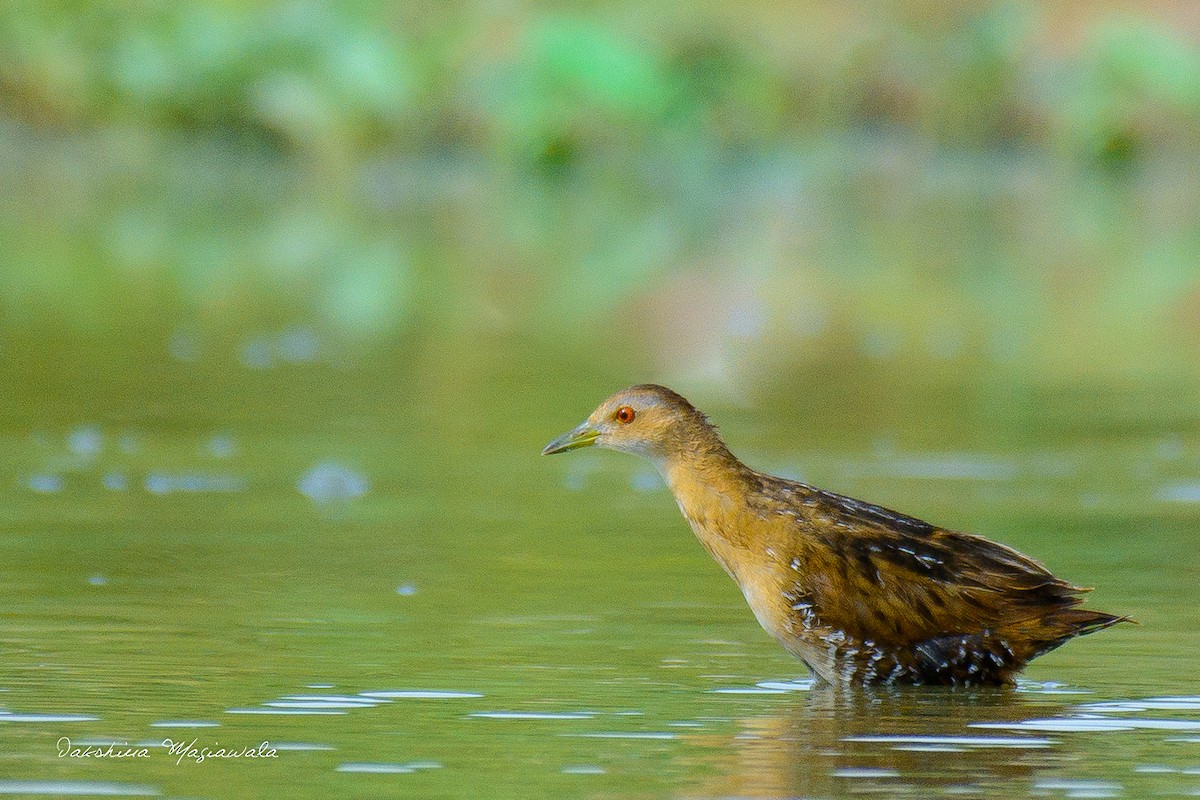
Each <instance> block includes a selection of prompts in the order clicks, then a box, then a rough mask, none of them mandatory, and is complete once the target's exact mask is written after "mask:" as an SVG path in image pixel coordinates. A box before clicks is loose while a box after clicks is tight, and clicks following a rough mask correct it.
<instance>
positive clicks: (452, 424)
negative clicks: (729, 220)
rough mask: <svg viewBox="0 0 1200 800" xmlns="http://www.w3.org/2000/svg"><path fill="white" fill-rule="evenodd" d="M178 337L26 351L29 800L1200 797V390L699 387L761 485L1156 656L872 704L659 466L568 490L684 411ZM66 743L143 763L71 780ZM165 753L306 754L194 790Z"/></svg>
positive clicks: (615, 381) (420, 347)
mask: <svg viewBox="0 0 1200 800" xmlns="http://www.w3.org/2000/svg"><path fill="white" fill-rule="evenodd" d="M172 335H173V334H172V328H170V327H169V326H164V329H163V330H162V331H160V332H155V331H149V332H147V331H146V330H141V331H139V333H138V334H137V336H128V337H125V338H122V335H120V334H113V333H110V334H107V335H105V336H103V337H96V338H90V339H89V338H88V337H83V336H77V335H75V334H60V333H56V332H53V331H49V330H45V329H42V330H38V331H31V330H30V329H26V330H23V331H21V332H19V333H14V334H12V335H10V336H9V337H8V338H7V340H6V341H5V343H4V365H5V366H4V380H5V385H6V387H7V388H6V392H5V396H4V397H3V400H2V401H0V402H2V405H0V418H2V419H3V429H2V430H0V436H2V437H3V453H4V455H3V462H2V463H3V467H2V469H0V706H2V708H3V711H2V713H0V793H12V794H53V795H64V796H67V795H75V794H115V795H141V794H147V795H151V794H153V795H162V796H166V797H209V798H218V797H263V798H266V797H284V796H286V797H297V798H299V797H329V796H338V797H438V798H440V797H447V798H449V797H497V798H505V797H513V798H526V797H588V798H617V797H620V798H641V797H646V798H650V797H681V798H716V797H780V798H782V797H833V796H844V795H850V794H857V793H862V792H869V793H871V794H873V795H875V796H887V797H891V796H915V797H936V796H963V797H997V798H999V797H1025V796H1030V797H1035V796H1036V797H1045V796H1049V797H1064V796H1065V797H1117V796H1120V797H1150V796H1183V795H1187V794H1189V793H1194V792H1196V791H1200V688H1198V687H1197V683H1196V679H1195V675H1194V659H1195V652H1196V645H1197V636H1196V622H1197V610H1196V609H1197V605H1196V601H1197V599H1198V597H1197V589H1196V584H1197V580H1196V579H1197V564H1200V560H1198V559H1197V555H1196V541H1197V540H1196V533H1195V532H1196V526H1197V521H1198V517H1200V505H1198V504H1197V501H1200V485H1198V484H1197V477H1196V476H1197V475H1198V474H1200V438H1197V432H1196V428H1195V406H1194V404H1191V403H1190V402H1189V399H1188V398H1192V397H1194V396H1195V394H1194V393H1195V386H1193V385H1189V384H1188V383H1187V382H1186V381H1184V380H1183V379H1179V380H1176V381H1175V382H1172V381H1171V380H1169V379H1161V378H1156V379H1153V380H1151V379H1143V380H1140V381H1133V382H1125V383H1118V382H1116V381H1109V382H1107V383H1105V384H1097V383H1087V382H1083V381H1076V382H1065V383H1064V382H1055V381H1051V380H1040V381H1039V380H1032V379H1028V380H1024V381H1018V380H1016V379H1011V380H1003V379H1000V378H999V377H997V376H996V375H995V374H993V373H989V372H988V371H987V370H979V369H963V370H961V371H958V372H955V371H943V372H941V373H939V374H938V375H937V376H930V375H929V374H924V373H923V372H922V370H920V369H914V368H912V366H911V365H909V364H904V363H901V364H899V365H896V366H895V368H892V367H880V366H878V365H874V366H871V365H867V366H863V365H861V364H860V365H859V366H853V365H848V366H846V367H845V368H844V369H840V370H827V371H825V372H823V373H821V374H820V375H819V376H813V377H812V378H811V379H809V380H800V381H798V382H796V383H793V384H791V385H788V386H779V387H774V388H770V389H762V388H760V389H755V390H753V392H752V393H751V394H750V396H749V397H748V398H741V399H738V398H735V397H732V396H730V395H729V394H727V393H721V392H718V391H715V390H713V389H712V388H711V386H709V387H708V388H705V387H706V384H703V383H697V386H696V390H695V391H694V392H689V393H691V394H693V399H694V400H695V401H696V402H697V403H698V404H700V405H702V406H703V407H705V409H706V410H707V411H708V412H709V413H710V414H711V415H712V416H713V417H714V419H715V420H716V421H717V422H718V423H720V424H721V425H722V430H723V432H724V434H725V436H726V438H727V439H728V440H729V442H730V443H731V445H732V447H733V448H734V450H735V451H737V452H739V453H740V454H742V455H743V456H744V458H746V460H748V461H749V462H750V463H752V464H753V465H755V466H759V467H761V468H766V469H771V470H774V471H777V472H781V473H784V474H789V475H794V476H799V477H802V478H803V479H805V480H807V481H809V482H812V483H815V484H818V485H822V486H826V487H828V488H831V489H835V490H839V491H843V492H846V493H850V494H854V495H856V496H860V497H864V498H867V499H870V500H874V501H877V502H881V503H885V504H887V505H890V506H893V507H899V508H902V509H904V510H906V511H908V512H910V513H913V514H918V515H921V516H924V517H926V518H929V519H932V520H933V521H935V522H938V523H940V524H944V525H947V526H953V527H958V528H962V529H968V530H975V531H979V532H982V533H986V534H987V535H989V536H991V537H993V538H997V539H1000V540H1002V541H1004V542H1007V543H1009V544H1012V545H1014V546H1016V547H1018V548H1020V549H1022V550H1024V551H1026V552H1028V553H1031V554H1034V555H1035V556H1037V557H1039V558H1041V559H1043V560H1044V561H1045V562H1046V563H1047V564H1048V565H1049V566H1050V567H1051V568H1052V569H1053V570H1055V571H1056V572H1057V573H1058V574H1060V575H1062V576H1064V577H1066V578H1068V579H1070V580H1072V581H1075V582H1079V583H1081V584H1084V585H1092V586H1095V587H1096V591H1095V593H1094V594H1093V595H1092V596H1091V597H1090V598H1089V603H1090V604H1091V605H1093V606H1094V607H1096V608H1101V609H1104V610H1107V611H1112V612H1117V613H1123V614H1131V615H1133V616H1134V617H1136V618H1137V619H1138V620H1139V622H1140V623H1141V624H1140V626H1132V625H1126V626H1121V627H1118V628H1116V629H1113V630H1109V631H1105V632H1103V633H1101V634H1098V635H1096V636H1092V637H1088V638H1086V639H1082V640H1079V641H1076V642H1072V643H1070V644H1068V645H1067V646H1065V647H1063V648H1062V649H1061V650H1059V651H1056V652H1054V653H1052V654H1050V655H1047V656H1045V657H1044V658H1041V659H1039V660H1038V661H1036V662H1035V663H1034V664H1033V665H1032V666H1031V667H1030V668H1029V670H1028V671H1027V673H1026V677H1027V681H1026V682H1025V683H1023V684H1022V686H1021V687H1020V688H1019V689H1017V690H1015V691H1011V690H976V691H962V690H958V691H951V690H940V689H931V688H924V689H911V690H894V691H879V692H872V693H849V694H845V693H838V692H833V691H830V690H827V689H813V688H811V686H810V685H809V684H808V683H807V682H806V681H805V680H804V678H805V677H806V676H805V673H804V670H803V667H802V666H801V665H800V664H799V663H798V662H796V661H794V660H793V659H792V658H791V657H790V656H788V655H787V654H786V653H785V652H784V651H783V650H782V649H780V648H779V647H778V646H777V645H776V644H775V643H774V642H773V641H772V640H771V639H770V638H769V637H768V636H767V635H766V634H765V633H764V632H763V631H762V630H760V629H759V627H758V626H757V624H756V623H755V621H754V619H753V617H752V615H751V614H750V612H749V610H748V609H747V608H746V607H745V604H744V602H743V600H742V598H741V596H740V594H739V593H738V591H737V590H736V588H735V587H734V586H733V585H732V583H731V582H730V581H729V580H728V579H727V578H726V576H725V575H724V574H723V573H722V572H721V570H720V569H719V568H718V567H717V566H716V565H715V564H713V563H712V562H711V561H710V560H709V559H708V557H707V556H706V555H705V553H704V552H703V550H702V549H701V548H700V546H699V545H698V544H697V543H696V542H695V541H694V539H693V537H692V535H691V533H690V532H689V531H688V529H687V527H686V525H685V524H684V522H683V521H682V520H681V519H680V517H679V514H678V511H677V510H676V508H675V504H674V503H673V502H672V500H671V498H670V496H669V494H668V493H667V492H666V491H665V489H664V488H663V487H662V486H661V484H660V483H659V482H658V480H657V479H656V478H655V477H654V475H653V473H652V472H651V471H650V470H649V469H648V467H647V465H645V464H642V463H639V462H638V461H636V460H635V459H632V458H630V457H627V456H622V455H619V454H614V453H605V452H581V453H572V454H568V455H564V456H558V457H555V458H553V459H550V458H542V457H540V456H539V455H538V451H539V449H540V447H541V446H542V445H543V444H544V443H545V442H546V441H547V440H549V439H550V438H551V437H552V436H554V435H556V434H558V433H560V432H561V431H562V430H565V429H566V428H567V427H569V426H571V425H574V424H575V423H576V422H577V421H578V420H579V419H581V418H582V417H583V416H584V415H585V414H586V413H587V412H588V411H590V409H591V407H592V405H594V403H596V402H598V401H599V400H600V399H602V398H603V397H604V396H606V395H607V394H608V393H609V392H610V391H612V390H615V389H617V388H620V386H622V385H624V384H627V383H632V382H634V381H635V380H638V379H644V378H648V377H655V376H653V375H645V374H637V375H635V374H633V370H632V369H630V368H629V367H628V366H613V365H614V364H620V363H621V359H618V358H607V357H606V358H601V359H598V360H596V361H595V362H594V363H592V364H591V365H590V367H589V366H587V365H586V363H587V360H586V354H585V353H580V352H579V351H577V350H574V349H572V348H570V347H568V346H565V345H563V344H562V343H561V342H558V343H556V342H552V341H548V340H546V339H537V338H529V337H524V336H519V335H515V334H513V335H507V334H493V335H479V336H473V337H471V338H470V340H469V341H466V340H464V339H462V338H456V337H455V336H454V335H453V334H452V333H447V332H446V331H439V330H436V329H433V330H427V331H417V332H414V333H413V334H412V335H410V336H409V337H407V338H405V339H404V340H403V341H400V342H396V343H394V344H392V345H389V346H386V347H385V346H382V345H379V346H357V347H355V346H345V347H340V346H338V345H337V344H336V342H335V341H333V340H330V339H327V338H324V337H322V336H321V335H319V334H315V333H312V332H308V333H305V332H301V335H300V339H303V340H304V341H299V340H297V341H292V343H291V345H290V346H291V347H292V349H291V350H288V346H287V345H281V344H280V341H279V340H277V339H271V340H270V344H269V346H267V348H266V351H267V352H269V353H273V354H275V355H276V356H279V357H278V358H272V359H266V360H265V361H264V360H262V359H256V357H255V354H254V352H253V348H251V352H250V353H249V355H247V351H246V341H245V340H244V339H236V338H229V337H223V336H221V335H217V334H208V333H205V331H204V330H203V329H201V330H199V332H196V333H194V334H193V335H194V341H189V342H187V343H184V344H186V345H187V347H183V346H182V345H181V344H180V342H178V341H176V342H175V343H174V345H172V342H171V336H172ZM305 337H311V338H312V341H308V339H306V338H305ZM305 341H307V345H305ZM181 348H182V349H181ZM272 348H274V349H272ZM279 348H282V349H279ZM281 353H283V354H286V353H290V354H291V355H290V356H288V357H287V358H284V357H282V356H280V354H281ZM181 356H182V357H181ZM818 377H819V378H820V379H819V380H818V379H817V378H818ZM678 388H679V389H681V390H684V391H689V387H688V386H682V385H681V386H678ZM380 693H382V694H380ZM388 693H391V696H388ZM1164 698H1168V699H1164ZM1172 698H1173V699H1172ZM61 737H69V738H70V740H71V742H72V744H73V745H74V746H77V747H86V746H88V745H92V746H103V745H104V744H105V743H106V742H109V741H119V742H128V743H130V744H131V745H133V746H138V745H139V743H145V744H144V746H145V747H147V748H148V753H149V755H148V757H145V758H127V759H105V758H71V757H60V756H59V755H58V749H59V747H60V745H59V742H60V740H61ZM164 739H171V740H174V741H176V742H180V741H183V742H191V741H192V740H196V743H197V746H198V747H205V746H208V747H213V748H216V747H221V746H226V747H231V748H237V749H241V748H245V747H254V746H256V745H258V744H259V743H260V742H268V743H269V744H270V745H271V746H277V752H276V757H275V758H273V759H269V758H264V759H259V760H247V759H239V760H214V759H209V760H206V761H204V762H202V763H197V762H196V760H195V759H194V758H190V757H186V756H185V757H183V759H182V760H179V759H178V757H177V756H176V755H171V754H169V753H167V752H166V751H165V750H164V749H163V748H162V747H161V746H159V745H158V743H160V742H161V741H162V740H164Z"/></svg>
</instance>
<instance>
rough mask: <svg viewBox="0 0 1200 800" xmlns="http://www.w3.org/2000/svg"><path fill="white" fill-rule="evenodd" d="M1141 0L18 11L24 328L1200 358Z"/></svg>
mask: <svg viewBox="0 0 1200 800" xmlns="http://www.w3.org/2000/svg"><path fill="white" fill-rule="evenodd" d="M1121 8H1122V4H1107V5H1106V6H1104V7H1103V8H1100V7H1095V8H1093V7H1086V8H1085V7H1081V6H1079V5H1078V4H1071V3H1058V4H1055V3H1049V4H1035V3H1025V2H1000V3H983V2H974V3H972V2H951V0H938V1H932V2H926V3H921V4H915V5H913V4H904V3H885V4H879V5H870V6H845V5H844V4H834V3H827V2H807V3H802V4H799V5H794V6H789V7H787V8H786V9H785V8H782V7H777V6H771V5H755V6H750V7H747V8H739V9H736V10H733V9H731V8H725V7H707V6H674V7H668V8H665V9H662V10H660V11H658V12H656V13H655V14H649V13H648V12H647V11H646V10H645V9H642V8H641V7H639V6H635V5H620V4H616V3H609V4H602V5H600V6H588V7H576V8H571V7H567V6H559V7H557V9H553V10H551V9H544V8H537V7H532V6H530V7H524V6H514V7H511V8H503V9H501V8H499V7H494V6H490V5H487V4H474V5H473V4H466V3H455V4H442V5H438V6H429V7H421V6H419V5H414V4H397V3H378V2H373V3H368V2H348V3H340V4H325V3H316V2H306V1H304V0H299V1H297V2H288V3H266V2H250V1H249V0H247V1H246V2H200V3H168V2H156V1H155V0H123V1H119V0H109V1H107V2H100V1H98V0H97V1H96V2H90V3H84V4H78V3H65V2H36V3H24V4H6V5H4V6H2V7H0V185H2V186H4V187H5V188H4V189H3V190H0V238H3V241H4V242H5V248H4V250H5V252H4V254H3V256H2V257H0V258H3V264H2V265H0V309H2V310H3V312H4V315H5V320H6V322H7V326H8V327H12V326H13V325H23V326H36V325H49V326H53V327H58V326H63V325H65V326H66V328H67V329H73V328H82V329H85V330H89V331H97V330H104V329H111V328H130V329H134V330H146V329H151V328H156V327H165V328H167V329H168V330H170V329H173V328H175V327H178V326H184V327H187V326H194V325H201V326H206V325H214V326H218V327H229V328H232V329H234V330H253V329H257V328H259V327H263V326H265V327H267V328H273V329H279V328H282V327H286V326H288V325H293V324H306V325H307V324H315V325H318V326H322V327H328V328H329V329H331V330H334V331H338V332H345V333H348V334H351V335H357V336H363V337H367V338H371V337H378V336H381V335H392V334H397V333H403V332H404V331H407V330H411V329H412V328H413V326H414V325H418V324H421V323H432V324H433V325H434V328H435V329H439V330H446V331H463V332H465V333H466V334H467V335H468V336H469V335H472V334H473V332H478V331H481V330H521V331H525V332H535V333H538V334H541V335H549V336H558V335H560V334H562V333H567V332H571V333H574V334H577V335H579V336H597V337H603V336H604V335H605V332H606V331H607V330H611V329H612V327H613V326H621V327H622V329H626V330H630V331H632V332H633V333H635V334H637V335H638V336H639V337H640V340H642V341H646V342H649V343H650V344H651V345H652V350H653V353H654V354H655V355H654V356H653V359H657V362H656V363H658V364H659V365H660V366H661V367H662V369H664V370H667V371H670V370H676V371H688V372H690V373H693V374H698V375H709V376H712V377H714V378H730V377H737V376H738V375H740V374H743V373H745V372H747V371H755V370H761V371H763V372H766V373H771V372H778V371H779V369H780V362H783V363H784V364H788V365H794V364H811V363H813V362H814V361H826V362H830V363H834V362H837V361H838V360H840V359H846V358H855V359H860V360H866V361H868V362H869V361H872V360H876V361H879V360H888V359H893V358H898V357H905V356H908V357H918V358H921V359H925V360H926V361H928V362H929V363H930V364H931V365H937V364H941V363H947V362H951V363H956V362H958V361H960V360H961V359H965V358H974V359H987V360H989V361H994V362H997V363H1009V364H1019V365H1028V364H1033V365H1037V366H1039V367H1041V368H1049V369H1051V370H1059V369H1072V370H1079V369H1082V370H1101V371H1104V370H1112V369H1117V370H1128V369H1134V370H1138V369H1145V368H1147V365H1153V367H1154V368H1156V369H1161V368H1178V367H1179V366H1180V365H1192V364H1194V363H1195V361H1196V359H1195V355H1196V351H1195V344H1194V342H1195V341H1196V339H1197V337H1196V336H1195V333H1196V332H1197V331H1198V330H1200V270H1197V268H1196V257H1195V253H1196V252H1197V248H1196V246H1197V244H1198V243H1200V219H1197V215H1196V212H1195V209H1196V208H1198V207H1200V202H1198V201H1200V196H1198V195H1200V189H1198V188H1197V187H1200V180H1198V179H1200V159H1197V158H1196V156H1197V153H1200V44H1198V43H1197V40H1196V37H1195V31H1194V30H1192V29H1190V28H1189V27H1188V25H1187V20H1188V19H1189V17H1188V14H1187V9H1188V8H1189V6H1188V5H1187V4H1185V3H1179V4H1171V3H1164V4H1156V5H1155V6H1154V8H1153V9H1149V8H1144V7H1143V6H1141V5H1139V4H1133V3H1128V4H1124V10H1121ZM663 331H667V332H665V333H664V332H663ZM1081 353H1088V354H1091V357H1086V358H1084V357H1081V355H1080V354H1081ZM930 368H936V367H930Z"/></svg>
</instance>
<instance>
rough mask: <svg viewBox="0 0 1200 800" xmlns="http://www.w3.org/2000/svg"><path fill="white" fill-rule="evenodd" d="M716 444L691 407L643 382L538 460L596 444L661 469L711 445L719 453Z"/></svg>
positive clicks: (705, 422) (606, 405) (704, 420)
mask: <svg viewBox="0 0 1200 800" xmlns="http://www.w3.org/2000/svg"><path fill="white" fill-rule="evenodd" d="M720 441H721V440H720V438H719V437H718V436H717V434H716V431H715V429H714V428H713V426H712V425H711V424H710V423H709V421H708V418H707V417H705V416H704V415H703V414H702V413H700V412H699V411H697V410H696V409H695V408H694V407H693V406H692V404H691V403H689V402H688V401H687V400H685V399H684V398H683V397H682V396H680V395H678V394H676V393H675V392H673V391H671V390H670V389H668V388H666V387H665V386H658V385H656V384H652V383H647V384H641V385H639V386H631V387H630V388H628V389H622V390H621V391H619V392H617V393H616V394H614V395H613V396H612V397H610V398H608V399H607V400H605V401H604V402H603V403H601V404H600V405H599V406H598V407H597V408H596V410H595V411H593V412H592V413H591V415H590V416H589V417H588V418H587V419H585V420H584V421H583V422H582V423H580V424H579V425H577V426H576V427H575V428H573V429H571V430H569V431H567V432H566V433H564V434H563V435H562V436H559V437H558V438H557V439H555V440H554V441H552V442H550V444H548V445H546V447H545V449H544V450H542V455H546V456H548V455H552V454H554V453H562V452H565V451H567V450H574V449H576V448H579V447H590V446H591V445H598V446H600V447H607V448H609V449H610V450H621V451H623V452H626V453H634V454H635V455H639V456H643V457H645V458H648V459H650V460H651V461H654V462H655V463H656V464H659V465H662V464H664V463H665V462H666V461H667V460H668V459H670V458H672V457H673V456H676V455H679V454H682V453H686V452H699V451H703V450H706V449H708V448H711V447H712V446H713V445H714V443H715V444H716V445H718V446H720V447H722V448H723V447H724V446H723V445H721V444H720Z"/></svg>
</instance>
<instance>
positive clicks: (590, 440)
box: [542, 420, 600, 456]
mask: <svg viewBox="0 0 1200 800" xmlns="http://www.w3.org/2000/svg"><path fill="white" fill-rule="evenodd" d="M599 437H600V431H598V430H596V429H595V428H593V427H592V426H591V425H588V424H587V421H586V420H584V421H583V422H582V423H580V424H579V425H578V426H577V427H575V428H573V429H572V430H569V431H567V432H566V433H564V434H563V435H562V436H560V437H558V438H557V439H555V440H554V441H553V442H551V443H550V444H548V445H546V447H545V448H544V449H543V450H542V455H544V456H552V455H554V454H555V453H563V452H566V451H567V450H574V449H576V448H579V447H589V446H591V445H593V444H595V443H596V439H598V438H599Z"/></svg>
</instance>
